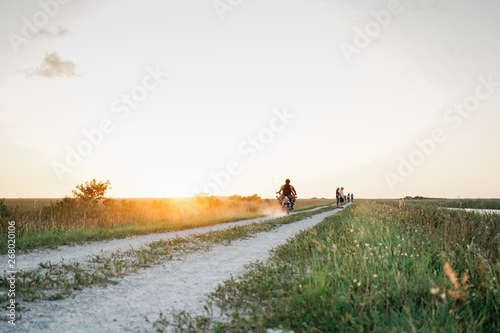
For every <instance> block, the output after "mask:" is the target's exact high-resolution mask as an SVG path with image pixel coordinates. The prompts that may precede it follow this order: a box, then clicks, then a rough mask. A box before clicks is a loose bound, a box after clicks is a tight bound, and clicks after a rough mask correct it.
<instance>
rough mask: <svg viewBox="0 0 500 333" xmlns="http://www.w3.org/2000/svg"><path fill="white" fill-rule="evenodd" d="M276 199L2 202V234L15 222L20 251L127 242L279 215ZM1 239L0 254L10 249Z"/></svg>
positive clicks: (304, 203)
mask: <svg viewBox="0 0 500 333" xmlns="http://www.w3.org/2000/svg"><path fill="white" fill-rule="evenodd" d="M331 203H333V200H329V199H298V201H297V205H296V207H297V210H298V211H300V210H304V209H308V208H313V207H317V206H321V205H327V204H331ZM278 211H279V206H278V204H277V203H276V200H275V199H262V198H260V197H258V196H256V195H253V196H248V197H241V196H232V197H213V196H203V195H200V196H196V197H194V198H170V199H105V200H104V201H102V202H99V203H96V202H85V201H82V200H78V199H74V198H64V199H2V200H0V231H1V232H2V234H5V235H6V234H7V222H8V221H10V220H14V221H15V222H16V248H17V249H18V250H21V251H22V250H29V249H35V248H42V247H55V246H59V245H67V244H74V243H83V242H88V241H98V240H104V239H112V238H123V237H127V236H132V235H141V234H150V233H156V232H166V231H173V230H181V229H187V228H194V227H200V226H206V225H213V224H217V223H224V222H230V221H236V220H243V219H250V218H256V217H261V216H266V215H272V214H276V213H278ZM6 242H7V239H6V238H1V239H0V253H5V252H6V250H7V245H6Z"/></svg>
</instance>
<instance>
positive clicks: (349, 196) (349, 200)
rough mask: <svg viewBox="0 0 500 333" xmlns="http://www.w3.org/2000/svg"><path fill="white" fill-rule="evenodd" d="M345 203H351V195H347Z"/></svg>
mask: <svg viewBox="0 0 500 333" xmlns="http://www.w3.org/2000/svg"><path fill="white" fill-rule="evenodd" d="M347 202H351V194H350V193H347Z"/></svg>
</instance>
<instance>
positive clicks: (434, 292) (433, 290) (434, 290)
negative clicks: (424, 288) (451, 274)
mask: <svg viewBox="0 0 500 333" xmlns="http://www.w3.org/2000/svg"><path fill="white" fill-rule="evenodd" d="M431 294H432V295H434V296H435V295H437V294H439V287H436V288H431Z"/></svg>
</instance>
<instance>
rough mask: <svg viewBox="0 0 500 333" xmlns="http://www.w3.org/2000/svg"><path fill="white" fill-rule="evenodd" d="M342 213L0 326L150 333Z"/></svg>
mask: <svg viewBox="0 0 500 333" xmlns="http://www.w3.org/2000/svg"><path fill="white" fill-rule="evenodd" d="M338 211H339V209H335V210H333V211H328V212H324V213H320V214H316V215H314V216H312V217H310V218H306V219H303V220H300V221H297V222H294V223H291V224H288V225H284V226H281V227H279V228H277V229H274V230H272V231H270V232H265V233H260V234H257V235H255V236H252V237H250V238H248V239H244V240H238V241H235V242H233V243H231V244H230V245H228V246H223V245H221V246H215V247H214V248H213V249H212V250H210V251H200V252H195V253H192V254H189V255H187V256H186V257H184V258H183V259H180V260H172V261H168V262H165V263H164V264H161V265H158V266H155V267H151V268H147V269H142V270H140V271H138V272H137V273H134V274H131V275H128V276H125V277H124V278H123V279H122V280H120V282H119V283H118V284H116V285H108V286H106V287H92V288H87V289H84V290H82V291H80V292H78V293H76V294H74V295H73V296H71V297H69V298H65V299H62V300H57V301H36V302H31V303H29V302H23V303H22V306H23V310H22V318H21V319H19V320H17V321H16V326H15V327H11V326H10V325H8V324H7V323H6V322H0V325H2V326H3V328H5V327H6V328H7V330H6V331H8V332H10V331H12V332H14V331H15V332H30V333H37V332H40V333H41V332H151V331H152V330H153V328H152V324H151V323H149V322H148V321H147V320H146V319H148V320H149V321H151V322H153V321H155V320H157V319H158V318H159V314H160V312H161V313H163V315H164V316H166V317H167V318H172V317H171V316H172V314H173V313H177V312H179V311H182V310H184V311H187V312H189V313H191V314H194V313H201V312H202V311H203V305H204V300H205V298H206V297H205V295H206V294H207V293H209V292H211V291H213V290H214V289H215V287H216V286H217V285H218V284H220V283H222V282H223V281H225V280H227V279H229V278H230V277H231V276H237V275H239V274H241V273H242V272H243V270H244V266H245V265H246V264H248V263H250V262H255V261H257V260H261V261H263V260H266V259H267V257H268V255H269V251H270V250H271V249H273V248H274V247H277V246H279V245H281V244H283V243H285V242H286V241H287V240H288V239H289V238H290V237H293V236H294V235H295V234H297V233H298V232H300V231H302V230H305V229H307V228H310V227H312V226H314V225H316V224H318V223H319V222H321V221H323V219H324V218H325V217H327V216H329V215H332V214H334V213H336V212H338ZM260 220H262V219H260ZM251 222H255V220H254V221H241V222H234V223H231V224H229V223H226V224H223V225H216V226H211V227H205V228H199V229H196V230H195V229H193V230H187V231H182V232H176V233H167V234H158V235H149V236H140V237H131V238H127V239H122V240H113V241H108V242H99V243H96V244H89V245H82V246H77V247H69V248H64V249H59V250H52V251H37V252H33V253H31V254H28V255H25V256H23V257H20V258H19V268H18V269H29V268H32V267H36V265H37V264H38V263H39V262H45V261H48V260H51V261H52V262H56V261H57V260H60V259H61V258H65V260H72V261H75V260H76V261H84V260H87V259H88V255H90V254H98V253H99V252H101V249H104V251H105V252H108V251H114V250H117V249H128V248H130V246H133V247H139V246H140V244H142V245H144V244H147V243H150V242H152V241H154V240H157V239H162V238H163V239H164V238H166V237H175V235H177V234H180V235H185V234H187V233H194V232H202V231H203V232H206V231H210V230H216V229H220V228H227V227H230V226H233V225H238V224H243V223H244V224H247V223H251ZM96 251H97V253H96ZM20 267H23V268H20ZM2 331H4V330H3V329H2Z"/></svg>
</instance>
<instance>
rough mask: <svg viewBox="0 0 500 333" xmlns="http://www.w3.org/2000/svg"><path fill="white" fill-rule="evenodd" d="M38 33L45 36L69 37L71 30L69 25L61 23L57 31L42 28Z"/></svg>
mask: <svg viewBox="0 0 500 333" xmlns="http://www.w3.org/2000/svg"><path fill="white" fill-rule="evenodd" d="M38 35H40V36H44V37H67V36H71V31H70V30H69V28H68V27H65V26H63V25H60V26H58V27H57V30H56V31H50V30H48V29H40V30H39V31H38Z"/></svg>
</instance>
